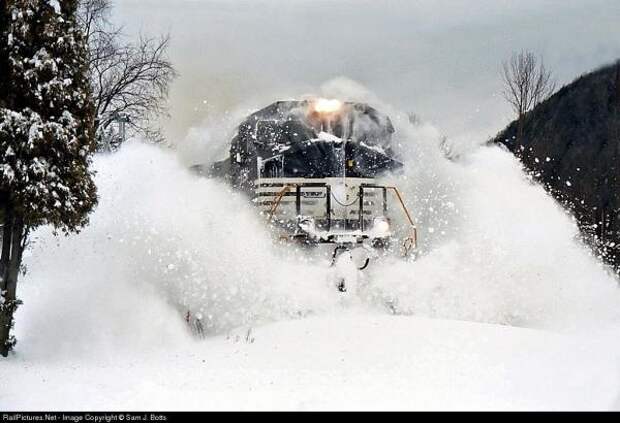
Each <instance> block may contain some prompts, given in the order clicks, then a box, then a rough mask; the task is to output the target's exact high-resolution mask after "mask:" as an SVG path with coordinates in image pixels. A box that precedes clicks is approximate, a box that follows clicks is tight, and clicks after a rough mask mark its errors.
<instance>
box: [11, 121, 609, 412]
mask: <svg viewBox="0 0 620 423" xmlns="http://www.w3.org/2000/svg"><path fill="white" fill-rule="evenodd" d="M395 113H396V112H390V114H391V115H394V114H395ZM395 121H396V119H395ZM402 121H406V119H403V120H402ZM397 134H399V135H398V136H399V137H402V139H400V140H397V141H399V142H398V144H401V145H403V146H405V147H404V149H403V151H402V152H401V153H402V154H403V156H404V158H405V160H404V163H405V174H404V175H403V176H402V177H400V179H398V181H397V184H398V185H399V187H400V188H401V189H402V191H403V194H404V196H405V199H406V201H407V203H408V204H409V205H410V208H411V211H412V213H413V215H414V219H415V220H416V222H417V224H418V227H419V238H420V252H419V257H418V259H417V260H416V261H412V262H406V261H402V260H400V259H398V258H395V257H394V258H390V257H388V258H386V259H385V260H383V261H382V262H373V263H372V264H371V265H370V266H369V268H368V269H367V271H365V272H364V273H363V274H357V273H356V272H355V271H351V272H350V273H349V274H348V277H350V281H351V283H354V284H355V287H356V289H354V290H351V291H348V292H347V293H346V294H344V295H343V294H341V293H338V292H337V290H336V289H334V286H333V279H332V278H331V276H332V274H331V272H332V270H333V269H330V268H328V266H327V262H326V261H325V260H321V259H309V258H308V256H307V255H306V254H305V253H303V252H302V251H295V250H289V249H285V248H282V247H280V246H278V245H274V243H273V242H272V240H271V238H270V236H269V233H268V232H267V230H266V227H265V225H264V222H262V221H261V220H260V218H259V217H258V216H257V215H256V211H255V210H254V209H253V208H252V207H251V206H250V205H249V203H248V202H247V201H246V200H244V199H243V197H242V196H241V195H239V194H237V193H234V192H232V191H231V189H230V188H229V187H227V186H226V185H224V184H222V183H220V182H216V181H213V180H208V179H202V178H199V177H197V176H194V175H192V174H190V173H189V172H188V171H186V170H185V169H184V165H182V164H181V163H180V162H179V161H178V159H177V157H175V155H174V154H173V153H172V152H169V151H163V150H160V149H158V148H157V147H153V146H147V145H142V144H139V143H133V144H132V143H129V144H127V145H126V146H124V147H123V149H122V150H121V151H120V152H119V153H117V154H116V155H112V156H101V157H99V158H98V159H97V160H96V168H97V170H98V174H97V183H98V186H99V190H100V195H101V199H100V205H99V206H98V208H97V210H96V211H95V212H94V214H93V215H92V218H91V224H90V226H88V227H87V228H86V229H85V230H84V231H83V232H82V233H80V234H79V235H76V236H72V237H69V238H54V237H52V235H51V234H50V233H49V231H48V230H45V229H43V230H39V231H38V232H36V233H35V237H34V239H33V244H32V247H31V249H30V250H29V251H28V253H27V256H26V257H25V264H26V266H27V268H28V273H27V275H26V276H25V277H23V279H22V281H21V284H20V287H19V289H20V294H19V296H20V297H21V298H22V299H23V300H24V305H23V306H22V307H21V308H20V309H19V311H18V313H17V316H16V318H17V321H16V330H15V332H16V333H15V334H16V336H17V338H18V341H19V342H18V344H17V352H16V353H15V355H14V356H12V357H11V358H10V359H9V360H8V361H3V362H1V363H0V380H2V381H3V388H2V390H1V391H0V404H2V405H3V406H5V407H7V408H10V409H39V408H55V409H131V410H136V409H272V408H276V409H351V408H361V409H393V408H396V409H613V408H618V407H620V403H619V402H618V398H619V395H620V367H619V364H620V353H618V351H620V348H619V347H620V345H619V344H620V342H619V341H618V337H617V333H618V330H619V329H620V293H619V292H618V287H617V280H616V279H615V278H614V277H613V276H612V275H611V274H610V273H609V272H608V271H607V270H606V268H605V267H604V266H602V265H601V264H600V263H598V262H597V261H596V259H595V258H593V257H591V256H590V254H589V253H588V252H587V250H586V249H585V248H583V247H582V246H580V245H579V244H578V242H577V241H576V235H577V233H578V231H577V229H576V227H575V224H574V222H573V221H572V220H571V219H570V218H569V217H568V216H567V215H566V214H565V213H564V212H563V211H562V210H561V209H560V207H559V206H558V205H557V204H555V202H554V201H552V200H551V199H549V197H548V196H547V195H546V194H545V193H544V191H543V189H542V188H540V187H538V186H536V185H533V184H532V183H531V182H530V181H529V180H528V179H527V178H526V177H525V176H524V174H523V172H522V171H521V169H520V167H519V166H518V164H517V162H516V160H515V159H514V158H512V157H511V156H509V155H508V154H507V153H505V152H503V151H501V150H500V149H496V148H488V147H484V148H481V149H479V150H478V151H476V152H474V153H472V154H469V155H467V156H466V157H464V158H463V159H461V160H458V161H450V160H446V159H445V158H444V157H443V156H442V154H441V153H440V149H439V148H438V143H439V139H440V137H439V134H438V132H437V131H436V130H435V129H434V128H432V127H429V126H424V125H420V126H417V127H415V128H408V127H402V128H397ZM411 140H415V142H414V141H411ZM407 141H410V142H407ZM422 164H423V165H422ZM187 311H191V313H192V315H194V316H197V315H202V316H203V322H204V327H205V334H206V338H205V339H195V338H193V337H192V336H191V334H190V331H189V329H188V328H187V326H186V324H185V321H184V317H185V315H186V313H187ZM393 313H395V314H393Z"/></svg>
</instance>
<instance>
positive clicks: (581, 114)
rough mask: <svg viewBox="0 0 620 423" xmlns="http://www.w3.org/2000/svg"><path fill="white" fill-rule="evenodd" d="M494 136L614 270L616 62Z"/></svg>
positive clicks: (619, 175) (619, 261) (617, 255)
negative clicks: (564, 209) (570, 213)
mask: <svg viewBox="0 0 620 423" xmlns="http://www.w3.org/2000/svg"><path fill="white" fill-rule="evenodd" d="M516 135H517V124H516V122H513V123H511V124H510V125H509V126H508V127H507V128H506V129H505V130H504V131H502V132H501V133H500V134H499V135H498V136H497V137H496V138H495V140H494V142H498V143H501V144H504V145H505V146H506V147H507V148H508V149H509V150H510V151H512V152H513V153H515V155H517V156H518V157H519V158H520V159H521V161H522V162H523V164H524V165H525V167H526V168H527V169H528V170H529V171H531V173H532V175H533V176H534V177H535V178H536V179H537V180H539V181H540V182H541V183H542V184H543V185H544V186H545V187H546V188H547V190H548V191H549V192H550V193H551V194H552V195H553V196H554V197H555V198H556V199H558V200H559V201H560V202H561V203H563V204H565V205H566V206H567V207H568V208H570V209H571V210H572V211H573V213H574V214H575V217H576V218H577V220H578V221H579V224H580V227H581V229H582V231H583V233H584V235H586V238H587V239H588V240H589V242H590V243H591V244H592V246H593V247H595V249H596V251H597V253H598V254H600V255H601V256H602V257H603V258H604V259H605V260H606V261H607V262H609V263H611V264H613V265H614V266H615V268H616V269H617V270H620V185H619V182H620V163H619V152H620V62H618V64H616V65H611V66H607V67H604V68H601V69H598V70H596V71H594V72H592V73H589V74H587V75H583V76H581V77H579V78H578V79H577V80H575V81H574V82H572V83H571V84H569V85H566V86H565V87H563V88H562V89H561V90H559V91H558V92H557V93H556V94H554V95H553V96H551V97H550V98H549V99H547V100H546V101H544V102H543V103H541V104H539V105H538V106H537V107H536V108H535V109H534V110H532V111H531V112H530V113H528V115H527V116H526V119H525V123H524V131H523V137H522V139H520V140H518V139H517V136H516Z"/></svg>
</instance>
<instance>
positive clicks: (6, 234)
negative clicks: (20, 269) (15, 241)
mask: <svg viewBox="0 0 620 423" xmlns="http://www.w3.org/2000/svg"><path fill="white" fill-rule="evenodd" d="M12 222H13V219H12V217H11V214H10V213H9V212H8V210H6V212H5V214H4V223H3V225H2V257H1V258H0V291H4V290H5V289H6V287H5V284H4V281H5V275H4V272H5V270H6V269H7V268H8V266H9V258H10V253H11V229H12V228H13V224H12Z"/></svg>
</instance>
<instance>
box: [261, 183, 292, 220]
mask: <svg viewBox="0 0 620 423" xmlns="http://www.w3.org/2000/svg"><path fill="white" fill-rule="evenodd" d="M294 186H295V185H285V186H284V187H283V188H282V189H281V190H280V192H279V193H278V197H277V198H276V201H275V202H274V203H273V204H272V205H271V209H270V210H269V217H268V218H267V222H271V219H272V218H273V214H274V213H275V212H276V210H277V208H278V207H279V206H280V201H282V197H284V194H286V193H287V192H288V191H290V189H291V188H293V187H294Z"/></svg>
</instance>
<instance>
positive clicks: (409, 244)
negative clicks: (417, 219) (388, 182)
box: [386, 187, 418, 257]
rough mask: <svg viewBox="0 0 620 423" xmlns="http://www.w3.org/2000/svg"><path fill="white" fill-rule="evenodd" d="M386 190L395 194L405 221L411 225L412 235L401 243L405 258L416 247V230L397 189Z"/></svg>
mask: <svg viewBox="0 0 620 423" xmlns="http://www.w3.org/2000/svg"><path fill="white" fill-rule="evenodd" d="M386 188H387V189H391V190H392V191H394V193H395V194H396V197H397V198H398V201H399V202H400V206H401V207H402V208H403V211H404V212H405V216H407V220H408V221H409V224H410V225H411V229H412V234H411V235H409V236H408V237H407V238H405V240H404V241H403V256H404V257H406V256H408V255H409V252H410V251H411V250H412V249H414V248H415V247H416V245H417V243H418V230H417V228H416V226H415V223H414V222H413V219H412V218H411V215H410V214H409V210H407V206H406V205H405V202H404V201H403V197H402V195H400V191H399V190H398V188H396V187H386Z"/></svg>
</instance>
